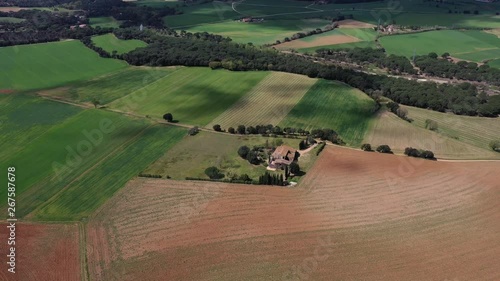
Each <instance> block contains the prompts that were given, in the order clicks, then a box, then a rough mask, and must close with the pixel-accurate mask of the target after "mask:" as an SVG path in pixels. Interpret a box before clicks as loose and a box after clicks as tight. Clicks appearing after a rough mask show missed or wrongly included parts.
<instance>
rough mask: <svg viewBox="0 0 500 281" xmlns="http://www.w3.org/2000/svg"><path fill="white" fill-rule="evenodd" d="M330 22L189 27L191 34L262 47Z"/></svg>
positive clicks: (274, 20) (321, 26) (273, 21)
mask: <svg viewBox="0 0 500 281" xmlns="http://www.w3.org/2000/svg"><path fill="white" fill-rule="evenodd" d="M328 23H329V21H327V20H321V19H299V20H286V19H283V20H279V19H269V20H265V21H264V22H262V23H245V22H238V21H225V22H221V23H213V24H206V25H200V26H194V27H189V28H187V29H186V30H187V31H190V32H204V31H206V32H209V33H215V34H219V35H222V36H225V37H230V38H231V39H233V41H235V42H238V43H249V42H251V43H253V44H257V45H262V44H266V43H274V42H276V40H280V41H282V40H283V39H284V38H285V37H291V36H292V35H293V34H295V33H297V32H303V31H309V30H313V29H316V28H323V27H325V26H326V25H327V24H328Z"/></svg>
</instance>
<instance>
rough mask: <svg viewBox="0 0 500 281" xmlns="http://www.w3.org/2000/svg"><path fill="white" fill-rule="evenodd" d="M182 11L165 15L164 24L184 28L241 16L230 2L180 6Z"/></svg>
mask: <svg viewBox="0 0 500 281" xmlns="http://www.w3.org/2000/svg"><path fill="white" fill-rule="evenodd" d="M182 12H183V14H181V15H175V16H166V17H165V18H164V22H165V24H166V25H167V26H168V27H171V28H176V29H181V28H182V29H184V28H186V27H190V26H191V27H192V26H196V25H199V24H208V23H215V22H222V21H231V20H235V19H238V18H240V17H241V15H240V14H238V13H236V12H234V11H233V9H232V8H231V5H230V4H226V3H222V2H212V3H206V4H201V5H192V6H187V7H183V8H182Z"/></svg>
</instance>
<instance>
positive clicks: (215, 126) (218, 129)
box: [213, 124, 222, 132]
mask: <svg viewBox="0 0 500 281" xmlns="http://www.w3.org/2000/svg"><path fill="white" fill-rule="evenodd" d="M213 129H214V131H216V132H222V128H221V127H220V125H219V124H216V125H214V126H213Z"/></svg>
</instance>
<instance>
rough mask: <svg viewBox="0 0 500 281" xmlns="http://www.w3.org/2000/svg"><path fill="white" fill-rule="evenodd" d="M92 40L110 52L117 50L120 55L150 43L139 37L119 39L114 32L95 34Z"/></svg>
mask: <svg viewBox="0 0 500 281" xmlns="http://www.w3.org/2000/svg"><path fill="white" fill-rule="evenodd" d="M92 42H94V44H95V45H96V46H97V47H101V48H103V49H104V50H105V51H107V52H108V53H110V54H112V53H113V52H114V51H116V53H117V54H119V55H121V54H124V53H128V52H130V51H133V50H135V49H137V48H141V47H146V46H147V45H148V44H146V42H144V41H141V40H137V39H131V40H122V39H118V38H116V36H115V35H114V34H113V33H110V34H104V35H99V36H93V37H92Z"/></svg>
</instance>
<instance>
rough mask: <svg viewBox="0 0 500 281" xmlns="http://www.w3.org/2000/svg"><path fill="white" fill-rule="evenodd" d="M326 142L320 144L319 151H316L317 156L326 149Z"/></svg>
mask: <svg viewBox="0 0 500 281" xmlns="http://www.w3.org/2000/svg"><path fill="white" fill-rule="evenodd" d="M325 146H326V143H324V142H322V143H320V144H319V145H318V151H316V156H318V155H319V154H320V153H321V151H323V149H325Z"/></svg>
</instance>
